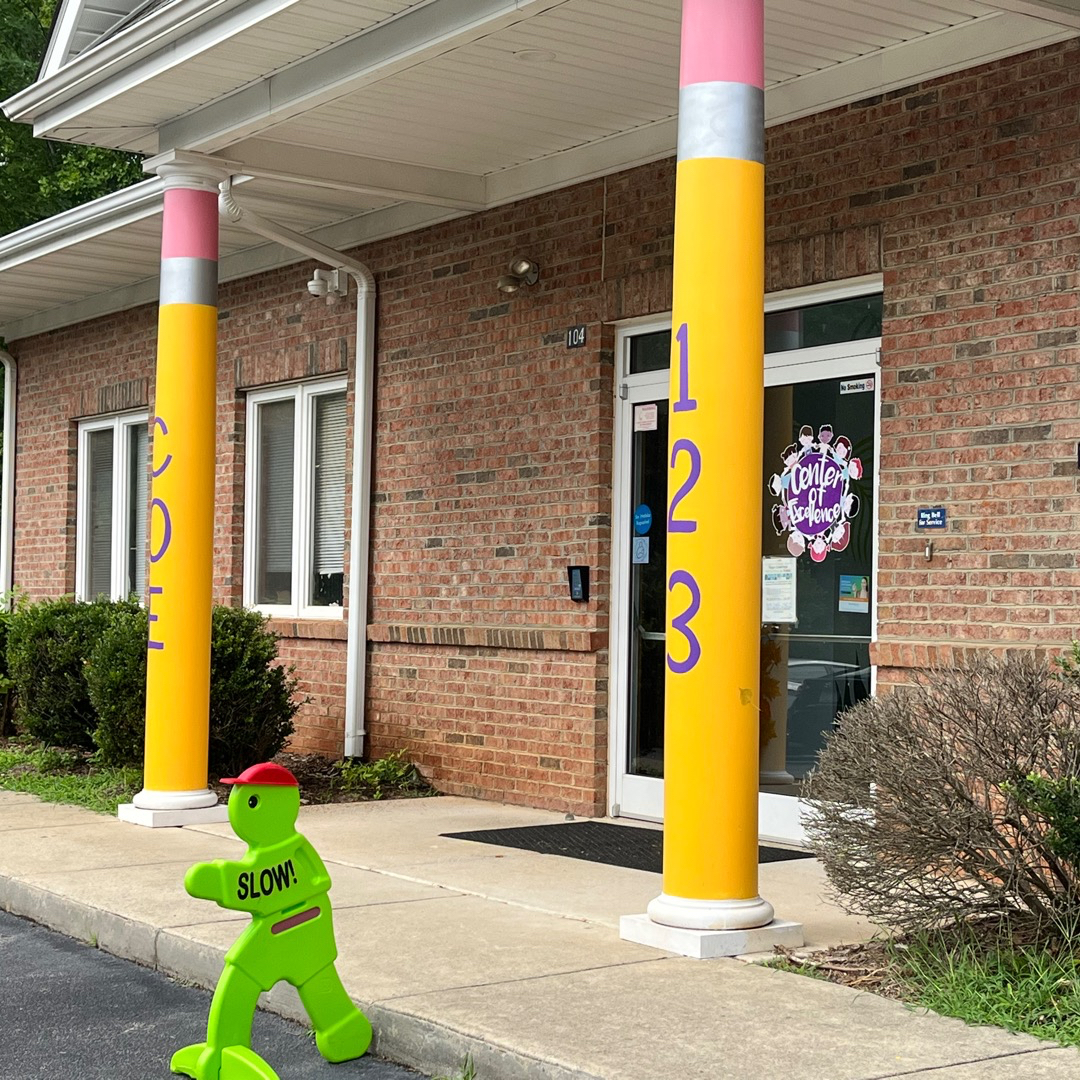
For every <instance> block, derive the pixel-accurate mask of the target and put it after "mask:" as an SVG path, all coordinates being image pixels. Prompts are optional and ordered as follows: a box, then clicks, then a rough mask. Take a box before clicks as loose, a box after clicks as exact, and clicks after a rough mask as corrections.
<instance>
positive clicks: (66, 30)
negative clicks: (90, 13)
mask: <svg viewBox="0 0 1080 1080" xmlns="http://www.w3.org/2000/svg"><path fill="white" fill-rule="evenodd" d="M85 3H86V0H62V2H61V4H60V10H59V13H58V14H57V16H56V21H55V23H54V24H53V31H52V34H51V35H50V36H49V44H48V47H47V48H46V49H45V58H44V60H42V62H41V71H40V72H39V74H38V77H37V79H36V80H35V82H40V81H41V80H42V79H44V78H45V77H46V76H48V75H51V74H52V73H53V72H54V71H56V70H57V68H59V67H60V66H61V65H62V64H63V63H64V59H65V58H66V57H67V55H68V50H69V49H70V47H71V38H72V36H73V34H74V32H75V27H76V26H77V25H78V22H79V15H81V14H82V9H83V5H84V4H85Z"/></svg>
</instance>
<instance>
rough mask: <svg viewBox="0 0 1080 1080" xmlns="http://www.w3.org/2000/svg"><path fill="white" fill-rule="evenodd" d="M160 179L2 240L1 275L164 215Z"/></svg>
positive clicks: (105, 198)
mask: <svg viewBox="0 0 1080 1080" xmlns="http://www.w3.org/2000/svg"><path fill="white" fill-rule="evenodd" d="M162 191H163V188H162V185H161V180H160V179H159V178H158V177H153V178H152V179H150V180H143V181H141V182H140V183H138V184H133V185H132V186H131V187H127V188H123V189H122V190H120V191H114V192H113V193H112V194H111V195H104V196H102V197H101V198H100V199H95V200H94V201H93V202H88V203H84V204H83V205H82V206H76V207H75V208H74V209H73V210H65V211H64V212H63V213H62V214H57V215H55V216H54V217H51V218H46V219H45V220H44V221H39V222H37V223H36V224H34V225H28V226H27V227H26V228H25V229H19V230H18V231H17V232H13V233H9V234H8V235H7V236H4V237H0V272H2V271H5V270H9V269H11V268H12V267H16V266H20V265H23V264H25V263H28V262H31V261H32V260H34V259H40V258H42V256H44V255H48V254H50V253H52V252H54V251H60V250H61V249H63V248H67V247H71V246H72V245H74V244H79V243H82V242H83V241H86V240H91V239H93V238H94V237H95V236H101V235H102V234H103V233H108V232H112V231H113V230H114V229H119V228H121V227H122V226H124V225H131V224H133V223H134V222H136V221H142V220H143V219H144V218H149V217H153V216H154V215H155V214H160V213H161V206H162Z"/></svg>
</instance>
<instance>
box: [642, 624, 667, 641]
mask: <svg viewBox="0 0 1080 1080" xmlns="http://www.w3.org/2000/svg"><path fill="white" fill-rule="evenodd" d="M637 632H638V633H639V634H640V635H641V640H642V641H667V634H665V633H664V632H663V631H662V630H646V629H645V628H644V627H643V626H639V627H638V628H637Z"/></svg>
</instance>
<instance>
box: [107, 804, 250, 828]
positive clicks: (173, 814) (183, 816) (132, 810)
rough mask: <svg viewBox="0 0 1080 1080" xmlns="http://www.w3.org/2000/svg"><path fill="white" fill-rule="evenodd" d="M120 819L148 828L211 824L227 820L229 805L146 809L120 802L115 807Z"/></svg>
mask: <svg viewBox="0 0 1080 1080" xmlns="http://www.w3.org/2000/svg"><path fill="white" fill-rule="evenodd" d="M116 816H117V817H118V818H119V819H120V820H121V821H128V822H131V824H132V825H145V826H146V827H147V828H149V829H164V828H178V827H179V826H181V825H213V824H215V823H217V822H220V821H228V820H229V807H228V806H227V805H226V804H225V803H217V804H216V805H214V806H201V807H198V808H196V809H193V810H147V809H146V808H145V807H142V806H136V805H135V804H134V803H121V804H120V806H118V807H117V809H116Z"/></svg>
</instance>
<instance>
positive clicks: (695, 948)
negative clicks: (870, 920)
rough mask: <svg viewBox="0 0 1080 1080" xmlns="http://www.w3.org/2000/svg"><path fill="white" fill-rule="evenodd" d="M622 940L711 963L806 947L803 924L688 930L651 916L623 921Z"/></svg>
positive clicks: (778, 921) (777, 922) (627, 917)
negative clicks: (717, 959)
mask: <svg viewBox="0 0 1080 1080" xmlns="http://www.w3.org/2000/svg"><path fill="white" fill-rule="evenodd" d="M763 902H764V901H763ZM619 937H621V938H622V939H623V940H624V941H634V942H637V944H639V945H648V946H650V947H651V948H654V949H663V950H664V952H669V953H676V954H678V955H679V956H691V957H694V958H695V959H697V960H707V959H710V958H712V957H716V956H743V955H745V954H747V953H760V952H772V951H773V948H774V946H776V945H784V946H787V947H788V948H792V949H797V948H799V946H801V945H802V944H803V928H802V923H794V922H787V921H785V920H783V919H773V921H772V922H770V923H767V924H766V925H765V926H757V927H750V928H747V929H741V930H688V929H686V928H685V927H681V926H664V925H663V924H662V923H657V922H653V920H652V919H650V918H649V916H648V915H624V916H623V917H622V918H621V919H620V920H619Z"/></svg>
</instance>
